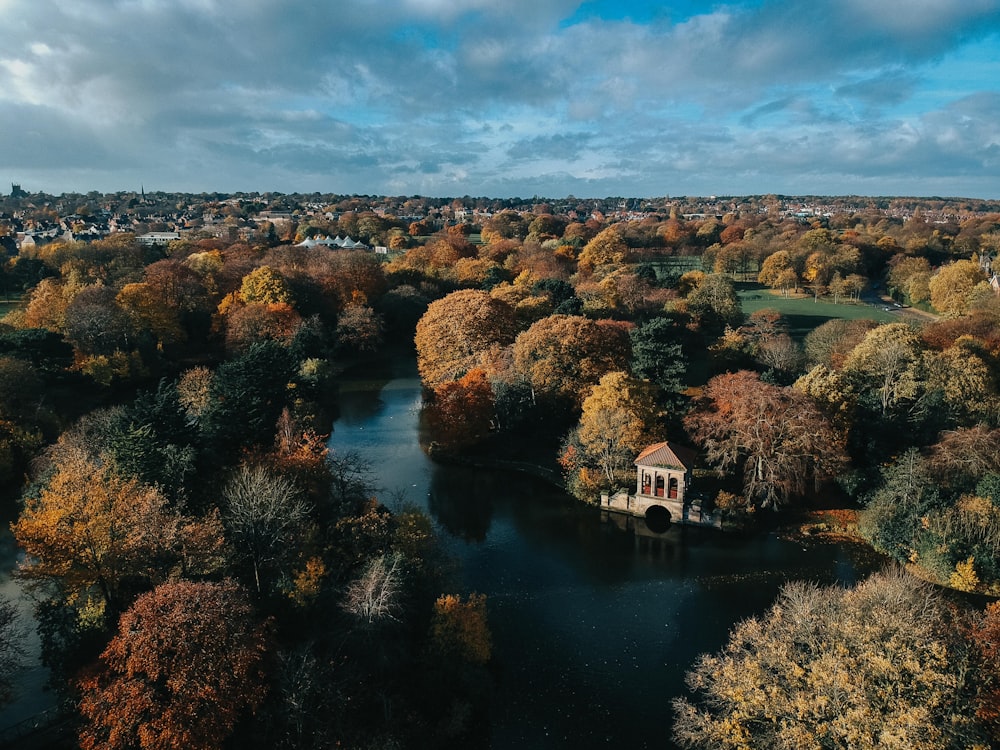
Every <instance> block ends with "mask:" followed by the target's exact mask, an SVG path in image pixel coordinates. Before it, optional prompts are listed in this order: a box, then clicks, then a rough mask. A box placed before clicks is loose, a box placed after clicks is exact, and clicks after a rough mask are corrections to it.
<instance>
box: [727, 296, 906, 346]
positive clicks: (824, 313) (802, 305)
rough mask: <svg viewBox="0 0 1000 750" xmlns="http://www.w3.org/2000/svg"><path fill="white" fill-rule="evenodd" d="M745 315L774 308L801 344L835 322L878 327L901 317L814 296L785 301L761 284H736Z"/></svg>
mask: <svg viewBox="0 0 1000 750" xmlns="http://www.w3.org/2000/svg"><path fill="white" fill-rule="evenodd" d="M736 287H737V292H738V294H739V297H740V303H741V304H742V305H743V312H744V313H746V314H747V315H749V314H750V313H753V312H756V311H757V310H763V309H765V308H771V309H774V310H777V311H778V312H780V313H781V314H782V315H783V316H784V317H785V320H786V321H788V328H789V333H790V334H791V336H792V338H794V339H797V340H799V341H801V340H802V339H803V338H804V337H805V335H806V334H807V333H809V332H810V331H811V330H813V329H814V328H817V327H818V326H820V325H822V324H823V323H825V322H826V321H828V320H833V319H834V318H843V319H844V320H861V319H867V320H876V321H878V322H879V323H891V322H893V321H899V320H900V318H899V315H898V313H888V312H885V311H884V310H882V309H881V308H879V307H874V306H872V305H867V304H865V303H863V302H856V303H849V302H842V303H841V304H839V305H835V304H833V302H827V301H825V300H822V299H821V300H820V301H818V302H817V301H815V300H814V299H813V296H812V295H811V294H805V295H801V296H799V297H791V296H789V297H782V296H781V293H780V292H779V293H772V291H771V290H770V289H768V288H767V287H766V286H763V285H761V284H737V285H736Z"/></svg>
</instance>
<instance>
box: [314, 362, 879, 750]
mask: <svg viewBox="0 0 1000 750" xmlns="http://www.w3.org/2000/svg"><path fill="white" fill-rule="evenodd" d="M341 403H342V413H341V416H340V418H339V419H338V420H337V422H336V423H335V425H334V431H333V434H332V436H331V439H330V446H331V448H333V450H335V451H337V450H346V449H356V450H358V451H360V452H361V453H362V454H363V455H364V456H365V457H366V458H367V459H368V460H369V461H370V462H371V464H372V465H373V467H375V468H376V469H377V474H378V483H379V484H380V490H381V492H380V497H381V498H382V499H383V500H384V501H386V502H387V503H388V504H389V505H390V506H391V505H392V504H393V503H396V502H402V501H405V502H409V503H412V504H415V505H418V506H420V507H422V508H425V509H427V510H428V511H429V512H430V514H431V516H432V518H433V519H434V521H435V523H436V524H437V526H438V530H439V532H440V535H441V537H442V541H443V544H444V546H445V548H446V551H447V552H449V553H450V554H451V555H452V556H454V557H455V558H456V559H457V560H458V561H459V571H460V572H459V575H460V585H461V586H462V588H463V592H462V593H466V592H473V591H475V592H480V593H484V594H486V595H487V596H488V607H489V615H490V624H491V627H492V630H493V634H494V644H495V651H494V656H495V660H496V662H497V665H498V674H499V677H498V685H497V694H496V697H495V701H494V713H493V736H492V747H493V748H496V749H497V750H506V749H507V748H518V749H521V748H566V747H573V748H596V747H618V746H626V743H627V746H629V747H631V748H645V747H656V748H663V747H672V746H673V745H672V744H671V743H670V740H669V737H670V727H671V716H672V712H671V707H670V703H671V700H672V699H673V698H674V697H676V696H679V695H683V694H684V693H685V686H684V673H685V671H686V670H688V669H689V668H690V667H691V665H692V664H693V662H694V660H695V659H696V657H697V655H698V654H699V653H702V652H705V651H716V650H718V649H719V648H720V647H721V646H722V645H723V643H724V642H725V640H726V636H727V634H728V632H729V630H730V628H732V626H733V625H734V624H735V623H736V622H738V621H739V620H741V619H743V618H746V617H749V616H752V615H756V614H759V613H761V612H763V611H764V610H765V609H767V607H768V606H769V605H770V604H771V602H772V601H773V599H774V596H775V594H776V593H777V591H778V589H779V588H780V586H781V584H782V583H784V582H785V581H787V580H791V579H799V578H801V579H808V580H813V581H818V582H820V583H832V582H835V581H836V582H841V583H852V582H854V581H855V580H856V579H857V578H858V577H863V576H864V575H865V574H866V573H867V572H868V571H869V570H870V569H871V565H872V564H873V561H872V560H871V558H869V557H868V556H864V555H860V553H859V551H858V550H856V549H854V548H853V547H842V546H839V545H834V544H829V545H820V546H814V547H810V548H803V547H802V546H801V545H800V544H797V543H794V542H789V541H785V540H783V539H780V538H779V537H778V536H776V535H773V534H769V535H759V536H754V537H737V536H732V535H727V534H722V533H720V532H716V531H712V530H707V529H706V530H703V529H681V528H679V527H672V528H670V529H669V530H668V531H667V532H666V533H664V534H661V535H656V536H655V537H651V536H646V535H644V534H642V533H639V534H636V533H633V532H632V531H626V530H623V529H620V528H618V527H617V526H616V525H615V524H613V523H608V522H607V521H605V520H602V518H601V513H600V512H599V511H598V510H597V509H595V508H589V507H585V506H582V505H580V504H579V503H576V502H574V501H573V500H572V499H570V498H568V497H567V496H566V495H564V494H563V493H561V492H559V491H557V490H554V489H553V488H551V487H550V486H548V485H546V484H544V483H542V482H539V481H536V480H532V479H530V478H526V477H523V476H520V475H512V474H509V473H504V472H496V471H486V470H481V469H475V470H474V469H468V468H459V467H448V466H438V465H435V464H433V463H431V462H430V461H429V460H428V459H427V458H426V456H425V455H424V454H423V453H422V451H421V450H420V447H419V445H418V440H417V438H418V432H417V418H418V414H419V410H420V383H419V380H418V378H417V374H416V368H415V366H414V364H413V362H412V360H409V359H400V360H397V361H393V362H387V363H385V364H383V365H380V366H374V367H370V368H368V369H367V370H365V371H363V372H361V371H359V372H356V373H353V375H352V377H350V378H349V379H348V380H347V381H346V382H345V385H344V388H343V391H342V394H341Z"/></svg>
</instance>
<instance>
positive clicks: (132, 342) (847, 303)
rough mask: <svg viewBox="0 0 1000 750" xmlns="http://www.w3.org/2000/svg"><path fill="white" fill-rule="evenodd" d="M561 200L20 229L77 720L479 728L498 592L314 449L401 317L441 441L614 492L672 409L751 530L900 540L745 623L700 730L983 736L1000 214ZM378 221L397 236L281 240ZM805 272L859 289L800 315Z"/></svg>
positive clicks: (384, 739)
mask: <svg viewBox="0 0 1000 750" xmlns="http://www.w3.org/2000/svg"><path fill="white" fill-rule="evenodd" d="M45 210H46V211H47V212H51V211H52V210H53V209H52V208H51V207H48V208H46V209H45ZM334 214H338V215H339V218H333V216H334ZM572 214H573V215H570V214H568V213H563V212H560V211H558V210H556V209H554V208H553V206H552V205H551V204H547V203H543V202H538V203H536V204H535V205H534V206H533V207H532V208H531V209H529V210H513V209H503V208H501V209H500V210H497V211H495V212H492V213H491V214H490V216H489V217H488V218H484V219H482V220H481V221H478V223H477V222H473V221H448V220H437V221H434V220H422V221H407V220H404V219H397V218H395V217H394V216H392V215H391V214H387V213H386V212H384V211H382V212H378V213H376V212H372V211H365V210H363V209H360V208H359V209H357V210H350V211H330V212H327V213H325V214H324V213H316V214H311V215H309V216H306V215H305V214H302V215H301V216H300V217H299V218H298V219H296V220H295V221H293V222H292V224H291V226H290V227H289V228H288V230H287V232H286V233H285V234H284V235H282V236H278V235H277V234H276V233H275V232H268V233H267V234H266V235H265V237H266V240H264V241H262V242H240V241H236V242H231V241H223V240H220V239H217V238H211V237H205V236H199V235H198V233H197V232H193V233H191V234H190V235H187V236H185V237H184V238H183V239H179V240H176V241H174V242H172V243H171V244H169V245H168V246H166V247H146V246H143V245H141V244H140V243H139V242H138V241H137V240H136V237H135V235H134V234H132V233H119V234H113V235H111V236H110V237H108V238H105V239H101V240H96V241H93V242H89V243H84V242H68V241H55V242H51V243H49V244H44V245H41V246H35V247H30V248H21V250H19V251H15V250H10V249H9V247H8V246H7V245H5V247H8V250H10V251H9V252H8V256H7V257H6V259H5V262H4V267H3V274H4V279H5V281H6V284H7V288H8V289H10V288H13V289H16V290H18V293H19V302H17V303H16V304H12V305H11V309H10V310H9V311H8V312H7V314H6V316H5V317H4V318H3V320H2V323H0V479H2V480H3V482H4V483H5V484H6V485H7V486H8V487H10V489H11V493H12V494H15V495H16V496H17V497H18V499H17V501H16V502H17V503H18V504H19V512H18V518H17V520H16V521H15V522H14V524H13V525H12V531H13V534H14V537H15V539H16V541H17V543H18V544H19V545H20V546H21V547H22V548H23V549H24V551H25V552H26V562H25V563H24V564H23V565H22V566H21V567H20V569H19V570H18V572H17V575H18V576H20V577H21V578H22V580H23V581H24V583H25V585H27V586H29V587H30V588H31V590H32V592H33V596H34V597H35V600H36V602H37V610H36V618H37V620H38V623H39V629H40V633H41V636H42V642H43V652H44V653H43V656H44V659H45V662H46V664H47V666H48V667H49V668H50V670H51V674H52V681H53V685H54V687H55V688H56V689H58V690H59V691H60V693H59V694H60V695H61V696H62V705H63V707H64V711H65V715H66V719H67V722H68V725H69V726H70V727H71V730H70V733H71V735H72V740H71V741H70V746H72V744H74V743H75V744H78V745H79V746H80V747H83V748H144V749H146V748H150V749H152V748H166V747H180V746H183V747H189V748H214V747H220V746H233V747H237V746H238V747H258V746H259V747H296V748H311V747H316V748H321V747H332V746H334V745H339V746H342V747H358V748H362V747H376V746H379V747H382V746H385V747H391V746H397V747H451V746H457V745H458V744H468V743H470V742H472V743H475V742H477V741H483V736H482V734H481V733H482V732H483V731H486V730H484V729H483V728H484V727H488V722H487V721H486V720H485V717H486V716H488V706H489V692H490V681H491V679H492V678H491V635H490V629H489V618H488V610H489V602H488V601H486V600H485V599H484V598H483V597H481V596H476V595H474V594H468V593H466V592H460V591H456V590H454V588H453V584H452V582H451V580H450V579H449V570H448V565H447V561H445V560H443V559H442V557H441V555H440V554H439V552H438V548H437V545H436V543H435V538H434V531H433V524H432V522H431V520H430V519H429V518H428V517H427V516H426V515H424V514H423V513H422V512H420V511H417V510H415V509H412V508H407V507H395V508H391V509H390V507H389V503H387V502H386V500H387V499H385V498H383V499H381V500H380V499H379V498H377V497H376V493H375V483H374V481H373V473H372V467H370V466H369V465H368V464H367V463H366V461H365V459H364V457H363V456H360V455H355V454H350V453H348V454H335V453H332V452H330V451H329V450H328V449H327V447H326V442H325V433H326V432H327V431H328V430H329V425H330V423H331V415H332V414H334V413H335V411H336V383H337V376H338V373H340V372H342V371H343V369H344V368H345V367H347V366H349V365H351V364H352V363H357V362H363V361H364V359H365V358H366V357H369V356H371V355H372V354H373V353H379V352H384V351H399V352H401V353H402V354H401V355H400V356H412V353H411V352H412V351H413V349H414V348H415V352H416V357H417V364H418V368H419V372H420V376H421V379H422V381H423V385H424V388H425V397H424V413H423V419H424V423H425V425H426V434H427V440H426V443H425V445H424V448H425V450H426V451H428V453H429V454H430V455H431V456H432V457H434V458H435V459H437V460H441V461H468V460H486V459H487V458H488V457H495V456H502V457H505V458H511V459H516V460H522V461H523V460H531V461H534V462H536V463H538V464H539V465H540V466H541V467H542V468H543V469H550V470H555V471H558V472H559V473H560V475H561V476H562V478H563V481H564V484H565V487H566V489H567V490H568V492H569V493H570V494H572V495H573V496H574V497H576V498H578V499H579V500H580V501H581V502H583V503H595V502H596V501H597V498H598V497H599V494H600V492H601V491H606V490H609V489H617V488H618V487H627V486H629V485H630V484H631V483H632V482H633V481H634V480H633V471H634V469H633V466H632V461H633V460H634V458H635V456H636V455H637V454H638V452H639V451H640V450H641V449H642V448H643V447H645V446H646V445H648V444H650V443H653V442H658V441H660V440H663V439H667V438H669V439H670V440H673V441H677V442H680V443H683V444H687V445H690V446H692V447H694V448H696V449H697V450H698V451H699V455H700V457H701V465H700V466H699V469H698V471H697V473H696V478H697V485H698V491H699V492H700V493H702V499H703V502H704V503H705V504H706V507H709V508H711V509H713V510H714V511H715V512H717V513H719V514H721V515H722V517H723V518H724V523H725V526H726V527H727V528H730V529H734V530H740V531H736V532H734V533H753V532H752V530H753V529H754V528H755V527H758V526H760V525H767V524H772V523H774V521H775V519H781V518H786V517H788V516H789V515H790V514H793V513H798V512H801V511H804V510H809V509H814V508H827V509H829V508H836V509H843V510H844V511H845V513H846V514H847V516H848V517H849V518H850V519H851V520H850V521H849V522H848V524H847V526H849V529H848V530H849V531H850V533H852V534H854V535H856V537H857V538H858V539H859V540H861V541H862V542H863V543H865V544H868V545H871V546H872V547H873V548H874V549H875V550H877V551H878V552H880V553H881V554H883V555H885V556H886V557H887V558H888V559H889V560H891V561H892V566H891V567H890V568H888V569H887V571H886V572H884V573H881V574H877V575H875V576H873V577H872V578H871V579H869V580H868V581H865V582H863V583H861V584H859V585H858V586H857V587H855V588H854V589H847V590H844V589H825V588H821V587H817V586H813V585H811V584H789V585H788V586H786V587H785V589H783V591H782V594H781V597H780V598H779V600H778V601H777V602H776V603H775V605H774V607H773V608H772V609H771V610H769V611H768V612H767V613H765V614H763V615H761V617H760V618H757V619H752V620H749V621H746V622H744V623H741V624H739V625H738V626H737V627H736V628H735V629H734V631H733V633H732V635H731V639H730V642H729V644H727V646H726V647H725V648H724V649H723V651H722V652H720V653H719V654H715V655H705V656H703V657H702V658H701V659H700V660H699V661H698V662H697V664H695V665H693V666H692V671H691V673H690V674H689V685H690V688H691V694H690V695H689V696H687V697H678V698H677V700H676V701H675V711H676V717H677V718H676V722H675V728H674V739H675V741H676V742H677V743H679V744H680V745H681V746H684V747H732V748H743V747H773V746H776V745H777V746H780V747H803V746H822V747H921V748H951V747H983V748H985V747H988V746H990V743H991V742H997V741H1000V606H998V605H996V604H986V602H988V601H991V598H992V597H997V596H1000V555H998V552H1000V450H998V445H1000V442H998V439H1000V296H998V293H997V290H996V287H995V286H992V285H991V280H993V279H994V272H995V271H1000V262H998V261H997V258H998V257H1000V214H997V213H987V212H982V211H969V212H967V215H966V216H965V218H962V219H953V220H947V221H945V220H933V221H932V220H928V219H926V218H924V217H923V215H922V212H921V207H920V206H919V205H916V206H915V207H914V210H912V211H910V212H909V213H908V215H906V216H905V217H903V216H899V217H894V216H887V215H886V213H885V212H884V211H876V210H856V211H845V212H843V213H832V214H830V215H829V216H813V217H808V218H803V217H797V216H793V215H784V214H777V213H773V214H772V213H769V212H767V211H763V212H760V211H757V212H751V211H741V210H738V209H734V210H731V211H727V212H725V213H722V214H720V215H714V214H709V215H699V216H697V217H692V218H685V217H684V215H682V214H681V212H680V211H679V210H678V209H677V207H676V206H674V207H673V208H670V207H669V206H663V207H662V210H650V211H646V212H644V213H643V214H642V215H641V216H637V217H634V218H621V217H616V218H610V219H609V218H606V217H601V218H598V217H596V216H594V215H591V216H589V217H587V218H583V217H581V216H580V215H578V214H577V212H575V211H574V212H572ZM361 226H364V227H366V229H365V232H367V233H368V235H367V236H362V239H364V240H366V241H372V244H381V243H384V244H385V246H386V247H388V248H389V249H390V252H389V253H387V254H386V255H377V254H375V253H372V252H368V251H353V250H335V249H329V248H325V247H313V248H302V247H296V246H295V245H296V243H297V242H299V241H301V240H302V239H304V238H306V237H313V236H317V235H325V236H333V235H335V234H336V235H341V234H343V235H346V234H351V233H353V234H354V235H355V236H358V229H359V227H361ZM994 283H995V280H994ZM747 290H754V291H755V293H757V294H759V295H762V296H763V297H764V298H765V300H773V305H768V304H767V302H765V306H764V307H761V308H759V309H757V310H756V311H755V312H753V313H751V314H745V313H744V311H743V309H742V306H741V296H740V295H741V293H745V292H746V291H747ZM787 300H795V301H796V302H798V301H800V300H807V301H811V302H812V304H815V305H817V306H819V305H820V304H821V303H822V304H823V305H824V309H831V308H832V309H834V310H836V309H843V310H845V311H848V310H850V314H848V313H847V312H845V314H844V315H843V316H838V315H833V314H831V315H830V316H829V317H828V319H825V320H823V321H822V322H820V319H817V321H816V322H815V324H814V325H809V326H807V328H808V330H802V328H801V326H798V325H796V326H793V325H792V324H791V323H792V321H791V320H790V319H789V317H787V316H786V315H784V314H783V313H782V305H783V304H784V303H785V301H787ZM873 302H874V303H875V304H876V307H872V304H873ZM864 308H870V309H872V310H873V311H875V310H878V311H879V312H880V313H886V312H887V311H888V313H889V315H888V316H887V315H876V316H873V318H872V319H869V318H866V317H864V316H863V315H861V314H859V313H858V310H859V309H864ZM887 317H888V318H889V319H888V321H887V320H886V318H887ZM880 321H881V322H880ZM539 457H541V458H540V459H539ZM747 530H750V531H749V532H748V531H747ZM879 613H883V614H879ZM15 619H16V618H15V617H14V614H13V610H12V608H11V607H10V606H9V605H8V606H5V607H4V608H3V609H2V610H0V633H2V635H3V638H0V646H2V648H0V674H2V675H3V676H4V678H5V683H4V686H5V688H6V692H7V693H9V691H10V689H12V687H13V685H14V680H16V665H17V661H18V659H17V656H18V642H17V638H16V637H15V635H14V634H15V630H16V629H15V628H14V627H13V624H14V620H15ZM227 743H228V744H227Z"/></svg>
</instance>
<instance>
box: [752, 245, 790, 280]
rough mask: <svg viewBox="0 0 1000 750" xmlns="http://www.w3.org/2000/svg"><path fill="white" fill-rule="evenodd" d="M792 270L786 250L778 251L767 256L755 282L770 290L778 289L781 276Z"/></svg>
mask: <svg viewBox="0 0 1000 750" xmlns="http://www.w3.org/2000/svg"><path fill="white" fill-rule="evenodd" d="M788 270H792V271H794V268H793V267H792V256H791V254H790V253H789V252H788V251H787V250H778V251H776V252H774V253H771V254H770V255H768V256H767V257H766V258H765V259H764V262H763V263H762V264H761V267H760V272H759V273H758V274H757V281H759V282H760V283H761V284H764V285H766V286H769V287H771V288H772V289H777V288H780V279H781V274H782V273H783V272H785V271H788Z"/></svg>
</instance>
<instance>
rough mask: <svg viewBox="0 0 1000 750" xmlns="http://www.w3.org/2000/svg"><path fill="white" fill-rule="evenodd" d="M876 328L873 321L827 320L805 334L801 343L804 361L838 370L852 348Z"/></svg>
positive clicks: (876, 324)
mask: <svg viewBox="0 0 1000 750" xmlns="http://www.w3.org/2000/svg"><path fill="white" fill-rule="evenodd" d="M877 327H878V323H876V322H875V321H874V320H844V319H843V318H834V319H833V320H828V321H826V322H825V323H823V324H822V325H820V326H817V327H816V328H814V329H813V330H811V331H810V332H809V333H808V334H806V338H805V341H804V342H803V343H804V348H805V354H806V359H807V360H808V361H809V362H810V363H811V364H814V365H826V366H827V367H832V368H833V369H836V370H839V369H840V368H841V367H842V366H843V364H844V360H845V359H846V358H847V355H848V354H850V353H851V351H852V350H853V349H854V347H856V346H857V345H858V344H860V343H861V341H862V340H863V339H864V337H865V335H866V334H867V333H868V332H869V331H870V330H872V329H873V328H877Z"/></svg>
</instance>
